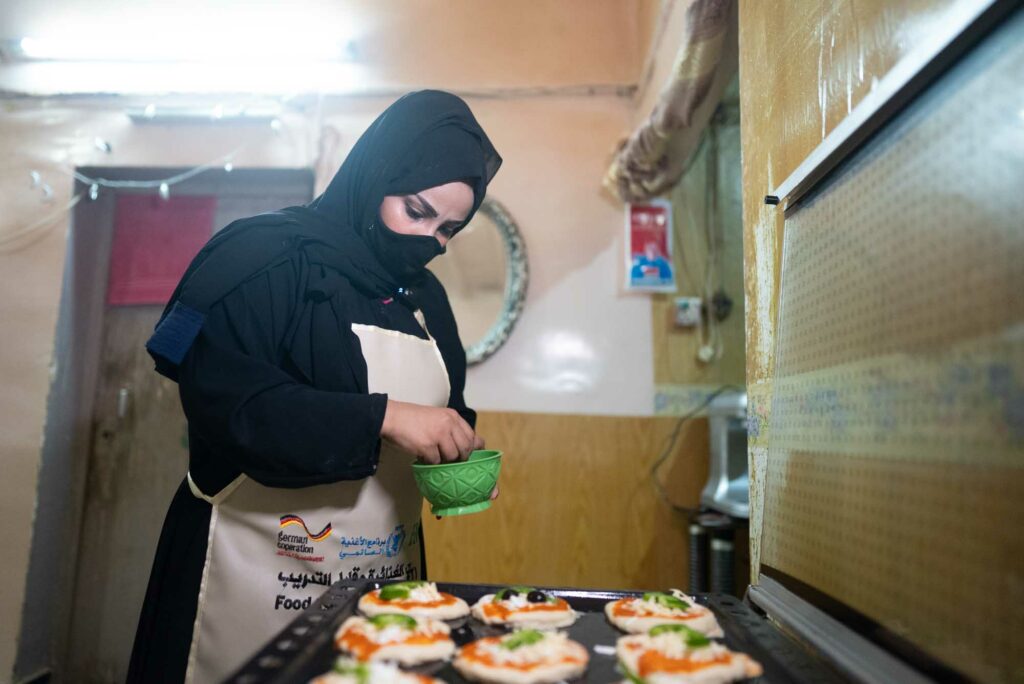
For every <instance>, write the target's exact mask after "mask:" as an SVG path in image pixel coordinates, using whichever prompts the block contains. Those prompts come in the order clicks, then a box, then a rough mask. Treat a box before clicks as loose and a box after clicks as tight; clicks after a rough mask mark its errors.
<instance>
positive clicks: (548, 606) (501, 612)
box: [482, 599, 569, 620]
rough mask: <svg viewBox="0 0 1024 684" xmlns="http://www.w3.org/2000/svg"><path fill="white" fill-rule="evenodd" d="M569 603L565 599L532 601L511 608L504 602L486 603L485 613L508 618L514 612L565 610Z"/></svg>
mask: <svg viewBox="0 0 1024 684" xmlns="http://www.w3.org/2000/svg"><path fill="white" fill-rule="evenodd" d="M568 609H569V604H568V603H566V602H565V600H564V599H556V602H555V603H530V604H527V605H525V606H523V607H522V608H509V607H507V606H506V605H505V604H504V603H485V604H484V605H483V608H482V610H483V613H484V615H485V616H487V617H489V618H501V619H502V620H504V619H506V618H508V616H509V615H512V614H514V613H543V612H565V611H566V610H568Z"/></svg>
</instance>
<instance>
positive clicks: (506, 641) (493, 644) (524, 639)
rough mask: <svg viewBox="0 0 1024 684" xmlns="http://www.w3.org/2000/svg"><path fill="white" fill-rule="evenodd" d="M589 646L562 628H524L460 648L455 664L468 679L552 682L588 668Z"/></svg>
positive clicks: (498, 683)
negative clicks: (547, 630)
mask: <svg viewBox="0 0 1024 684" xmlns="http://www.w3.org/2000/svg"><path fill="white" fill-rule="evenodd" d="M589 659H590V657H589V656H588V655H587V649H585V648H584V647H583V646H581V645H580V644H578V643H576V642H575V641H572V640H570V639H569V637H567V636H566V635H565V634H564V633H562V632H542V631H540V630H536V629H523V630H519V631H516V632H512V633H510V634H506V635H505V636H500V637H487V638H484V639H479V640H477V641H474V642H472V643H470V644H467V645H465V646H463V647H462V648H460V649H459V652H458V654H457V655H456V656H455V662H454V663H452V665H453V666H454V667H455V669H456V670H457V671H458V672H459V674H461V675H462V676H463V677H465V678H466V679H470V680H473V681H477V682H492V683H493V684H550V683H552V682H560V681H562V680H568V679H575V678H576V677H579V676H580V675H582V674H583V672H584V671H585V670H586V669H587V662H588V661H589Z"/></svg>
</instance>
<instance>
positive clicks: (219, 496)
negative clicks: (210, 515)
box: [185, 473, 245, 506]
mask: <svg viewBox="0 0 1024 684" xmlns="http://www.w3.org/2000/svg"><path fill="white" fill-rule="evenodd" d="M185 477H186V478H187V479H188V488H189V489H190V490H191V491H192V496H194V497H196V498H197V499H202V500H203V501H205V502H206V503H208V504H210V505H211V506H217V505H218V504H220V503H222V502H223V501H224V499H226V498H228V497H229V496H231V492H233V491H235V490H236V489H238V485H240V484H242V483H243V482H244V481H245V474H244V473H243V474H241V475H239V476H238V477H236V478H235V479H234V480H232V481H231V482H229V483H228V485H227V486H226V487H224V489H222V490H220V491H219V492H217V493H216V494H214V495H213V496H207V495H206V494H204V493H203V490H201V489H199V485H197V484H196V481H195V480H193V479H192V473H186V474H185Z"/></svg>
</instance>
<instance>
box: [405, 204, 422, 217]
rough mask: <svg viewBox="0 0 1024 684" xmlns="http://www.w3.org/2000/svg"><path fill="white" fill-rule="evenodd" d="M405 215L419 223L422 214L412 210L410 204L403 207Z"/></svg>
mask: <svg viewBox="0 0 1024 684" xmlns="http://www.w3.org/2000/svg"><path fill="white" fill-rule="evenodd" d="M405 213H406V215H407V216H408V217H409V218H411V219H413V220H414V221H419V220H420V219H421V218H423V214H421V213H420V212H418V211H416V210H415V209H413V207H412V205H411V204H406V205H405Z"/></svg>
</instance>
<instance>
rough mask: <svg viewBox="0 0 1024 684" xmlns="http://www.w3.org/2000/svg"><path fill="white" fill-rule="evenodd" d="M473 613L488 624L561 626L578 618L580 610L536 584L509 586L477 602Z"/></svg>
mask: <svg viewBox="0 0 1024 684" xmlns="http://www.w3.org/2000/svg"><path fill="white" fill-rule="evenodd" d="M472 614H473V617H475V618H476V619H477V620H480V621H481V622H483V623H485V624H488V625H506V626H508V627H521V628H532V629H557V628H559V627H568V626H569V625H571V624H572V623H574V622H576V617H577V614H576V611H574V610H573V609H572V607H571V606H570V605H569V604H568V603H567V602H566V601H565V599H561V598H558V597H556V596H551V595H549V594H545V593H544V592H543V591H540V590H538V589H534V588H533V587H508V588H507V589H502V590H501V591H499V592H497V593H495V594H487V595H486V596H484V597H482V598H481V599H480V600H479V601H477V602H476V603H475V604H473V608H472Z"/></svg>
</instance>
